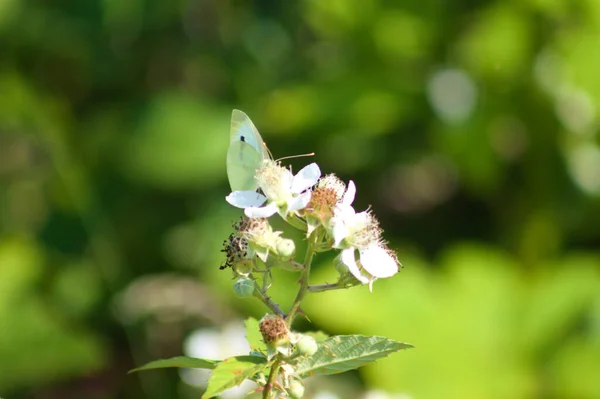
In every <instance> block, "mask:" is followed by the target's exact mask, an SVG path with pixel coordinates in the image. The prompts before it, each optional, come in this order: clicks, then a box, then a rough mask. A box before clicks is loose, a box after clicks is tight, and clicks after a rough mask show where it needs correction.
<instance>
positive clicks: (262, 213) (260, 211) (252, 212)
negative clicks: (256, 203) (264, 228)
mask: <svg viewBox="0 0 600 399" xmlns="http://www.w3.org/2000/svg"><path fill="white" fill-rule="evenodd" d="M275 212H277V205H275V204H274V203H270V204H267V206H261V207H260V208H257V207H249V208H246V209H244V214H245V215H246V216H248V217H249V218H268V217H269V216H273V215H274V214H275Z"/></svg>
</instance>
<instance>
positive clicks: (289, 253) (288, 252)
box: [277, 238, 296, 259]
mask: <svg viewBox="0 0 600 399" xmlns="http://www.w3.org/2000/svg"><path fill="white" fill-rule="evenodd" d="M294 253H296V244H294V241H293V240H290V239H289V238H282V239H281V240H279V242H277V255H279V257H280V258H281V259H291V258H292V257H293V256H294Z"/></svg>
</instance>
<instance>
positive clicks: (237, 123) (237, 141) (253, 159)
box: [227, 109, 273, 191]
mask: <svg viewBox="0 0 600 399" xmlns="http://www.w3.org/2000/svg"><path fill="white" fill-rule="evenodd" d="M268 159H273V157H271V153H270V152H269V149H268V148H267V146H266V145H265V143H264V141H263V139H262V137H261V136H260V133H258V130H257V129H256V127H255V126H254V124H253V123H252V121H251V120H250V118H248V115H246V114H245V113H243V112H242V111H240V110H237V109H234V110H233V112H232V113H231V128H230V133H229V149H228V150H227V177H228V179H229V185H230V186H231V191H255V190H256V189H257V188H258V183H257V182H256V179H255V178H254V176H255V175H256V171H257V170H258V169H259V168H260V167H261V166H262V163H263V161H265V160H268Z"/></svg>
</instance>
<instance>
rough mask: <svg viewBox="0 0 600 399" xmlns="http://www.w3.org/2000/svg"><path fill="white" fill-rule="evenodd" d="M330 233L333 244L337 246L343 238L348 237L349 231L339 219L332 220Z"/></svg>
mask: <svg viewBox="0 0 600 399" xmlns="http://www.w3.org/2000/svg"><path fill="white" fill-rule="evenodd" d="M331 234H332V235H333V246H334V247H338V246H339V245H340V243H341V242H342V241H343V240H344V238H346V237H348V235H349V234H350V231H348V228H347V227H346V225H345V224H344V223H343V221H341V220H339V221H334V223H333V229H332V231H331Z"/></svg>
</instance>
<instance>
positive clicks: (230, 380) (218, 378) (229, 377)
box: [202, 356, 267, 399]
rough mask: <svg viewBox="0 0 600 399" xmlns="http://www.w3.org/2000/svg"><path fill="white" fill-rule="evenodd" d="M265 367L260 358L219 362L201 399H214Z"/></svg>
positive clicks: (243, 357) (247, 357)
mask: <svg viewBox="0 0 600 399" xmlns="http://www.w3.org/2000/svg"><path fill="white" fill-rule="evenodd" d="M266 366H267V360H266V359H265V358H264V357H260V356H236V357H230V358H229V359H225V360H223V361H221V362H220V363H219V364H218V365H217V366H216V367H215V369H214V370H213V372H212V374H211V376H210V379H209V380H208V387H206V392H204V395H202V399H208V398H214V397H215V396H217V395H219V394H220V393H222V392H223V391H226V390H228V389H230V388H233V387H235V386H237V385H240V384H241V383H242V382H244V380H246V379H249V378H252V377H253V376H254V375H255V374H256V373H258V372H260V371H262V370H263V369H264V368H265V367H266Z"/></svg>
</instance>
